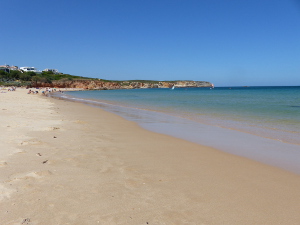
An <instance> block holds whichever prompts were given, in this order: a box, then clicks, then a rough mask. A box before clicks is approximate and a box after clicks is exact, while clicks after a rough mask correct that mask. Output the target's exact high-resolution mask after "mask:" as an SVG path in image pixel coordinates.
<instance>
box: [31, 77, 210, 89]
mask: <svg viewBox="0 0 300 225" xmlns="http://www.w3.org/2000/svg"><path fill="white" fill-rule="evenodd" d="M34 86H38V87H55V88H81V89H87V90H110V89H138V88H171V87H173V86H175V87H176V88H185V87H211V86H212V84H211V83H210V82H207V81H147V80H144V81H106V80H101V79H99V80H84V79H76V80H58V81H52V83H40V82H38V83H36V85H34Z"/></svg>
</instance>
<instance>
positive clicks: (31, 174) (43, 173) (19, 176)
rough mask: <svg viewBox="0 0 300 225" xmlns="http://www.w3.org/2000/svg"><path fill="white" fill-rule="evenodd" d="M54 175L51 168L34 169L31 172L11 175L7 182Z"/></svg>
mask: <svg viewBox="0 0 300 225" xmlns="http://www.w3.org/2000/svg"><path fill="white" fill-rule="evenodd" d="M50 175H52V172H51V171H49V170H43V171H33V172H29V173H17V174H14V175H12V176H10V179H9V180H7V181H6V182H7V183H9V182H14V181H20V180H30V179H40V178H42V177H46V176H50Z"/></svg>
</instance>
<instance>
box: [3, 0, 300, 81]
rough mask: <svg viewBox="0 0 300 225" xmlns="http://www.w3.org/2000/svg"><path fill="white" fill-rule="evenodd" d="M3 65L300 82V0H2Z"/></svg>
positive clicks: (117, 75)
mask: <svg viewBox="0 0 300 225" xmlns="http://www.w3.org/2000/svg"><path fill="white" fill-rule="evenodd" d="M0 24H1V31H2V32H1V35H0V41H1V49H0V64H5V63H6V64H9V65H17V66H34V67H37V68H38V69H40V70H43V69H45V68H54V69H58V70H59V71H61V72H64V73H69V74H72V75H80V76H88V77H95V78H102V79H112V80H128V79H152V80H204V81H210V82H213V83H214V84H215V85H216V86H236V85H300V0H85V1H83V0H68V1H67V0H51V1H50V0H43V1H41V0H26V1H24V0H1V14H0Z"/></svg>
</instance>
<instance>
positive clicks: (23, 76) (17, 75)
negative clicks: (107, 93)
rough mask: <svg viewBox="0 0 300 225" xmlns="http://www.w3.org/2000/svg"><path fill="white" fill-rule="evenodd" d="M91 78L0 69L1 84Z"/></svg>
mask: <svg viewBox="0 0 300 225" xmlns="http://www.w3.org/2000/svg"><path fill="white" fill-rule="evenodd" d="M63 79H64V80H74V79H85V80H86V79H93V78H88V77H81V76H74V75H70V74H62V73H60V74H54V73H53V72H51V71H50V72H42V73H35V72H21V71H18V70H11V71H10V72H9V73H8V72H5V71H3V70H0V85H3V86H27V85H36V84H37V83H52V81H54V80H63Z"/></svg>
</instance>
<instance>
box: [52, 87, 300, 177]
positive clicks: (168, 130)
mask: <svg viewBox="0 0 300 225" xmlns="http://www.w3.org/2000/svg"><path fill="white" fill-rule="evenodd" d="M67 94H68V93H66V94H63V95H62V94H59V93H56V94H54V95H52V97H54V98H58V99H64V100H68V101H76V102H81V103H84V104H87V105H89V106H92V107H99V108H102V109H104V110H106V111H108V112H112V113H115V114H117V115H119V116H121V117H123V118H125V119H127V120H130V121H134V122H136V123H138V124H139V125H140V126H141V127H142V128H144V129H147V130H150V131H153V132H156V133H162V134H167V135H170V136H174V137H177V138H181V139H184V140H187V141H191V142H194V143H197V144H201V145H204V146H209V147H213V148H216V149H218V150H221V151H224V152H227V153H230V154H234V155H238V156H242V157H246V158H249V159H252V160H255V161H258V162H262V163H264V164H268V165H271V166H275V167H280V168H282V169H285V170H288V171H291V172H294V173H297V174H300V164H299V162H300V148H299V145H294V144H288V143H283V142H281V141H278V140H272V139H267V138H263V137H259V136H255V135H252V134H248V133H243V132H240V131H236V130H230V129H226V128H222V127H218V126H213V125H207V124H201V123H194V121H190V120H189V119H186V118H180V117H176V116H172V115H169V114H164V113H161V112H153V111H149V110H141V109H136V108H130V107H124V106H119V105H113V104H108V103H105V102H101V101H95V100H91V99H84V98H76V97H73V96H68V95H67Z"/></svg>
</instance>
